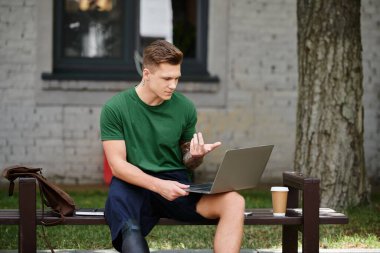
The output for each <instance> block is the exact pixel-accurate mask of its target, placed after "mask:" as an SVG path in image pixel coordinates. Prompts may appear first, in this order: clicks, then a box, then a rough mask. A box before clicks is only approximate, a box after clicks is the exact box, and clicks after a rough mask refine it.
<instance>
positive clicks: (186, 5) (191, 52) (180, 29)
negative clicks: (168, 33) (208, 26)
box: [172, 0, 197, 58]
mask: <svg viewBox="0 0 380 253" xmlns="http://www.w3.org/2000/svg"><path fill="white" fill-rule="evenodd" d="M172 6H173V43H174V45H176V46H177V47H178V48H179V49H181V51H182V52H183V53H184V56H185V58H194V57H195V54H196V41H197V37H196V36H197V1H196V0H183V1H178V0H172Z"/></svg>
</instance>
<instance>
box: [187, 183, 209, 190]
mask: <svg viewBox="0 0 380 253" xmlns="http://www.w3.org/2000/svg"><path fill="white" fill-rule="evenodd" d="M211 186H212V183H205V184H193V185H190V188H191V189H193V190H203V189H210V188H211Z"/></svg>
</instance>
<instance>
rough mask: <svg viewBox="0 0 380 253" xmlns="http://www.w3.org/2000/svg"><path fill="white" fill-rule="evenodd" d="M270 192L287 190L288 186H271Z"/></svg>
mask: <svg viewBox="0 0 380 253" xmlns="http://www.w3.org/2000/svg"><path fill="white" fill-rule="evenodd" d="M270 190H271V191H272V192H288V191H289V188H288V187H283V186H273V187H272V188H270Z"/></svg>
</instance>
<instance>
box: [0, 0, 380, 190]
mask: <svg viewBox="0 0 380 253" xmlns="http://www.w3.org/2000/svg"><path fill="white" fill-rule="evenodd" d="M37 3H38V2H37V0H34V1H33V0H12V1H9V0H0V115H1V116H0V166H1V167H4V166H6V165H11V164H17V163H23V164H29V165H32V166H42V167H43V168H45V174H46V175H47V176H48V177H49V178H52V179H54V180H55V181H57V182H59V183H65V184H86V183H99V182H101V181H102V169H103V166H102V149H101V144H100V141H99V126H98V122H99V112H100V104H94V105H80V104H81V103H72V104H71V103H62V104H58V103H56V104H55V103H45V104H44V103H40V101H39V99H40V97H39V96H38V94H39V93H40V92H41V90H42V89H43V87H46V86H49V85H46V84H47V82H44V81H42V80H41V79H40V74H41V73H40V71H39V70H38V67H36V66H37V65H38V63H39V61H40V59H39V57H38V56H37V53H36V51H37V50H36V48H37V47H38V45H37V44H38V43H39V42H38V39H37V38H36V36H37V35H36V34H37V33H36V31H37V30H38V28H37V27H36V26H38V22H37ZM224 4H225V3H220V2H217V1H215V2H212V4H211V5H210V6H217V5H224ZM362 5H363V18H362V34H363V50H364V51H363V66H364V74H365V78H364V86H365V94H364V104H365V110H366V113H365V131H366V132H365V148H366V162H367V169H368V172H369V175H370V176H371V177H372V179H373V182H379V178H380V175H379V165H378V164H379V162H378V161H379V153H380V144H379V143H380V140H379V129H380V123H379V121H380V115H379V114H380V104H379V100H380V99H379V98H380V90H379V87H380V83H379V82H380V81H379V80H380V78H379V74H380V71H379V66H380V62H379V53H378V51H379V48H380V45H379V44H380V40H379V37H380V29H379V26H380V20H379V17H380V15H379V13H380V1H370V0H363V1H362ZM210 13H211V14H210V15H218V13H216V11H213V10H210ZM226 13H227V20H226V22H225V23H223V24H219V23H218V24H213V23H212V22H211V23H210V29H213V27H217V26H225V27H222V29H226V31H227V35H228V36H226V38H227V39H226V41H224V42H223V43H225V44H226V45H227V50H226V51H225V52H224V51H223V53H222V54H219V55H218V57H221V59H220V60H219V59H211V60H210V61H209V62H210V64H211V65H212V64H214V63H215V62H218V61H223V62H226V64H225V67H223V68H220V67H218V68H214V67H213V65H212V66H211V67H210V68H211V69H217V71H219V72H218V73H215V74H218V75H219V76H220V77H221V83H220V85H221V87H223V89H225V91H226V92H225V99H224V104H223V106H218V107H216V106H203V107H199V124H198V129H199V130H201V131H203V132H204V135H205V137H206V139H207V140H208V141H210V142H212V141H217V140H220V141H222V142H223V144H224V145H223V146H222V147H221V148H220V149H219V150H217V151H215V152H214V153H212V154H210V155H209V156H208V157H207V159H206V162H205V163H204V164H203V165H202V167H201V168H200V169H199V170H198V172H197V176H198V178H203V179H207V178H210V177H212V176H213V174H214V173H215V169H216V167H217V166H218V163H219V162H220V158H221V157H222V155H223V153H224V150H225V149H227V148H230V147H242V146H250V145H264V144H275V145H276V147H275V150H274V152H273V155H272V157H271V159H270V163H269V164H268V170H267V171H266V172H265V177H264V179H265V180H266V181H267V182H268V181H278V180H279V178H280V175H281V172H282V171H284V170H288V169H291V168H292V164H293V153H294V141H295V117H296V102H297V44H296V43H297V41H296V39H297V37H296V32H297V31H296V27H297V24H296V22H297V19H296V1H295V0H282V1H267V0H239V1H229V2H228V4H226ZM39 18H41V17H39ZM210 34H213V36H220V34H217V33H216V32H214V31H211V32H210ZM218 38H219V37H218ZM219 43H220V42H219ZM222 71H223V72H222ZM50 83H52V84H57V85H58V86H59V85H63V86H66V87H71V86H73V85H74V86H75V85H76V83H75V82H70V83H69V82H61V83H60V82H50ZM77 83H78V87H81V85H82V84H84V83H81V82H77ZM48 84H49V83H48ZM118 85H120V84H118ZM85 86H86V85H85ZM77 92H78V93H80V92H81V91H80V90H78V91H77ZM101 92H102V91H101V88H100V89H99V91H95V92H94V94H95V95H98V94H99V93H101ZM87 95H88V94H87ZM90 96H91V95H90ZM192 96H197V95H196V94H192ZM79 97H81V96H79ZM83 97H84V96H83ZM376 180H377V181H376ZM0 182H2V181H0Z"/></svg>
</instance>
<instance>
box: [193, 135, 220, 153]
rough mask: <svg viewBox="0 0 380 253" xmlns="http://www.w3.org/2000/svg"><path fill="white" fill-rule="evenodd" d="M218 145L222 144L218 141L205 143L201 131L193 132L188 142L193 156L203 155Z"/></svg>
mask: <svg viewBox="0 0 380 253" xmlns="http://www.w3.org/2000/svg"><path fill="white" fill-rule="evenodd" d="M220 145H222V143H221V142H220V141H218V142H215V143H212V144H205V143H204V140H203V135H202V133H201V132H199V133H195V134H194V136H193V139H191V142H190V154H191V156H192V157H194V158H198V157H199V158H200V157H204V156H205V155H206V154H208V153H210V152H211V151H213V150H214V149H216V148H217V147H219V146H220Z"/></svg>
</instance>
